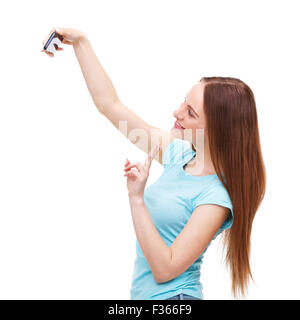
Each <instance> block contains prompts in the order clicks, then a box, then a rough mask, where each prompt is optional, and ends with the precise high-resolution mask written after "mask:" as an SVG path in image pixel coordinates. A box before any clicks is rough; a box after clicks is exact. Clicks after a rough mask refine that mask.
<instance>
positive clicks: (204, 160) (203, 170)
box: [190, 140, 216, 175]
mask: <svg viewBox="0 0 300 320" xmlns="http://www.w3.org/2000/svg"><path fill="white" fill-rule="evenodd" d="M195 149H196V156H195V158H194V159H193V161H191V163H190V166H191V167H193V169H195V170H196V171H198V172H199V174H205V175H207V174H215V173H216V171H215V168H214V165H213V163H212V160H211V156H210V150H209V145H208V141H206V140H205V141H204V144H200V145H196V146H195Z"/></svg>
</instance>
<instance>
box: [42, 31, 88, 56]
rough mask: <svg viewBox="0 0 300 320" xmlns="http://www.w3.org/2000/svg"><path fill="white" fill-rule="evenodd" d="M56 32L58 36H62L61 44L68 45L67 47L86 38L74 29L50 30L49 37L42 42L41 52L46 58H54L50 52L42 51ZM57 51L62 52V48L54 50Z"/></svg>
mask: <svg viewBox="0 0 300 320" xmlns="http://www.w3.org/2000/svg"><path fill="white" fill-rule="evenodd" d="M53 32H56V33H57V34H58V35H60V36H62V37H63V38H62V41H61V42H62V43H64V44H68V45H74V44H76V43H77V42H79V41H80V40H81V39H82V38H84V37H86V35H85V34H84V33H83V32H81V31H79V30H76V29H71V28H52V29H51V31H50V32H49V35H48V36H47V37H46V39H45V40H44V41H43V49H42V50H41V52H45V53H46V54H47V55H48V56H50V57H54V54H53V53H52V52H48V51H46V50H45V49H44V46H45V45H46V43H47V41H48V40H49V38H50V37H51V35H52V33H53ZM56 50H57V51H61V50H63V48H59V47H58V48H56Z"/></svg>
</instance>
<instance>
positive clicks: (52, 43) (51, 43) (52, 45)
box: [44, 32, 63, 53]
mask: <svg viewBox="0 0 300 320" xmlns="http://www.w3.org/2000/svg"><path fill="white" fill-rule="evenodd" d="M62 41H63V36H62V35H60V34H58V33H56V32H53V33H52V34H51V36H50V37H49V39H48V41H47V42H46V44H45V45H44V50H46V51H48V52H51V53H54V52H55V51H56V50H57V48H58V47H59V46H60V44H61V42H62Z"/></svg>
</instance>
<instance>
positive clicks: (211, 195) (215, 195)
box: [193, 185, 234, 230]
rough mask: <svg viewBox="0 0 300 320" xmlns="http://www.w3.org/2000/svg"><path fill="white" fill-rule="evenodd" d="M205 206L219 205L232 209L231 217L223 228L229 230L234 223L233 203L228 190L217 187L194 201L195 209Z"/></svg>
mask: <svg viewBox="0 0 300 320" xmlns="http://www.w3.org/2000/svg"><path fill="white" fill-rule="evenodd" d="M203 204H217V205H219V206H222V207H225V208H229V209H230V213H231V215H230V217H229V218H227V219H226V220H225V221H224V223H223V224H222V226H221V228H220V229H221V230H225V229H229V228H230V227H231V226H232V223H233V218H234V216H233V209H232V202H231V200H230V197H229V195H228V192H227V190H226V189H225V188H224V187H223V185H222V186H217V187H214V188H211V189H209V190H207V191H206V192H204V193H201V194H200V195H198V196H197V197H196V198H195V199H194V200H193V207H194V209H195V208H196V207H198V206H199V205H203Z"/></svg>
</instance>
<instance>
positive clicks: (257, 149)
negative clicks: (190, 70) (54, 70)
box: [200, 77, 266, 298]
mask: <svg viewBox="0 0 300 320" xmlns="http://www.w3.org/2000/svg"><path fill="white" fill-rule="evenodd" d="M201 80H203V81H204V97H203V108H204V113H205V116H206V131H207V134H208V140H209V148H210V153H211V159H212V162H213V165H214V168H215V170H216V173H217V175H218V177H219V179H220V180H221V182H222V184H223V186H224V187H225V188H226V190H227V192H228V194H229V196H230V199H231V202H232V206H233V215H234V219H233V225H232V226H231V228H230V229H227V230H225V231H223V236H224V238H223V240H224V242H223V250H224V248H225V247H226V248H227V251H226V260H225V261H226V264H227V266H229V267H230V271H231V279H232V292H233V295H234V297H235V298H236V297H237V296H238V294H242V295H243V296H244V295H245V293H246V291H247V289H248V285H249V280H250V277H251V279H252V280H253V276H252V273H251V268H250V236H251V230H252V223H253V219H254V216H255V213H256V211H257V210H258V208H259V206H260V203H261V202H262V200H263V198H264V195H265V189H266V171H265V165H264V161H263V157H262V152H261V146H260V138H259V130H258V121H257V112H256V103H255V98H254V94H253V92H252V90H251V89H250V88H249V86H248V85H247V84H245V83H244V82H243V81H241V80H239V79H236V78H229V77H203V78H202V79H201ZM201 80H200V81H201ZM221 172H223V173H224V177H225V181H224V179H223V176H222V175H221Z"/></svg>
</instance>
